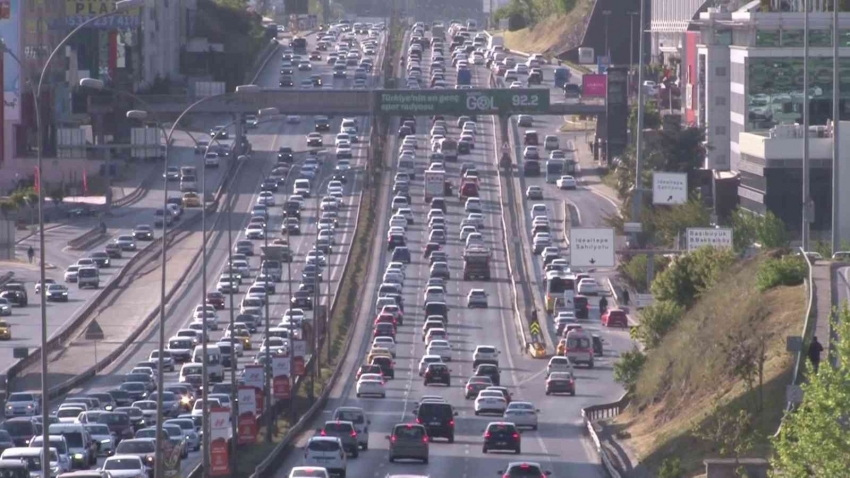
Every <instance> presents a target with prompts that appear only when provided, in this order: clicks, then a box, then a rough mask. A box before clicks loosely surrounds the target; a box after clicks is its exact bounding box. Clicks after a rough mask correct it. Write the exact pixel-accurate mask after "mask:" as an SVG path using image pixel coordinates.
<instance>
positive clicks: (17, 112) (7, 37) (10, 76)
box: [0, 0, 24, 121]
mask: <svg viewBox="0 0 850 478" xmlns="http://www.w3.org/2000/svg"><path fill="white" fill-rule="evenodd" d="M0 38H3V41H4V42H6V48H8V49H9V50H10V51H12V52H14V53H15V55H17V57H18V58H24V54H23V52H22V51H21V0H0ZM3 60H4V61H3V119H4V121H20V120H21V67H20V66H18V62H16V61H14V60H12V58H10V57H9V56H8V55H5V56H4V58H3Z"/></svg>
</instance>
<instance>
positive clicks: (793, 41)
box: [782, 30, 803, 47]
mask: <svg viewBox="0 0 850 478" xmlns="http://www.w3.org/2000/svg"><path fill="white" fill-rule="evenodd" d="M782 46H798V47H799V46H803V30H782Z"/></svg>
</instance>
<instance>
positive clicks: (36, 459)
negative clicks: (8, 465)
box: [0, 447, 68, 477]
mask: <svg viewBox="0 0 850 478" xmlns="http://www.w3.org/2000/svg"><path fill="white" fill-rule="evenodd" d="M42 451H43V449H42V448H41V447H38V448H23V447H14V448H7V449H5V450H3V454H2V455H0V460H15V461H22V462H24V463H26V464H27V468H29V471H30V476H31V477H40V476H41V457H42V454H41V452H42ZM50 469H51V470H58V472H57V475H58V474H59V473H63V472H65V471H68V470H63V469H61V468H60V467H59V454H58V453H57V452H56V448H53V447H51V448H50Z"/></svg>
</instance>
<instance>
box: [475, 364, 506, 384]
mask: <svg viewBox="0 0 850 478" xmlns="http://www.w3.org/2000/svg"><path fill="white" fill-rule="evenodd" d="M474 375H475V376H476V377H490V380H492V381H493V385H496V386H497V387H498V386H499V385H501V384H500V382H499V375H500V374H499V367H497V366H495V365H493V364H481V365H479V366H478V368H477V369H475V374H474Z"/></svg>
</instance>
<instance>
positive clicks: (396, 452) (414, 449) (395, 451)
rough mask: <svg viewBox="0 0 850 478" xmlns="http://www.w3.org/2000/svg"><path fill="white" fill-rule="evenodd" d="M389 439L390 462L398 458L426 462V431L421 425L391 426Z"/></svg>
mask: <svg viewBox="0 0 850 478" xmlns="http://www.w3.org/2000/svg"><path fill="white" fill-rule="evenodd" d="M387 439H389V440H390V456H389V459H390V463H393V462H395V461H396V460H398V459H409V460H421V461H422V462H423V463H425V464H426V465H427V464H428V432H427V431H426V430H425V427H424V426H422V425H417V424H414V423H405V424H398V425H396V426H394V427H393V433H392V435H389V436H387Z"/></svg>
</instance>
